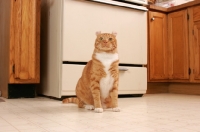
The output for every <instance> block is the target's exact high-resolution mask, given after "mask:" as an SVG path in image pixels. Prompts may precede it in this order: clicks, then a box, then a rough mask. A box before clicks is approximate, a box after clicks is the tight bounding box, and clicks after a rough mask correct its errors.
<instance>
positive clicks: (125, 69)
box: [119, 67, 128, 71]
mask: <svg viewBox="0 0 200 132" xmlns="http://www.w3.org/2000/svg"><path fill="white" fill-rule="evenodd" d="M119 71H128V68H126V67H119Z"/></svg>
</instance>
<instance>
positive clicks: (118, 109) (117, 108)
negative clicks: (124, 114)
mask: <svg viewBox="0 0 200 132" xmlns="http://www.w3.org/2000/svg"><path fill="white" fill-rule="evenodd" d="M112 110H113V112H120V108H119V107H115V108H113V109H112Z"/></svg>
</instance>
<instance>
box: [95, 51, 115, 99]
mask: <svg viewBox="0 0 200 132" xmlns="http://www.w3.org/2000/svg"><path fill="white" fill-rule="evenodd" d="M96 59H98V60H99V61H100V62H101V63H102V64H103V65H104V67H105V68H104V71H105V72H106V77H103V78H102V79H101V80H100V82H99V83H100V90H101V97H103V98H106V97H108V94H109V91H110V89H112V87H113V83H114V78H113V77H112V76H111V73H110V71H109V68H110V66H111V64H112V63H113V62H115V61H117V60H118V59H119V57H118V54H117V53H114V54H111V53H105V52H103V53H96Z"/></svg>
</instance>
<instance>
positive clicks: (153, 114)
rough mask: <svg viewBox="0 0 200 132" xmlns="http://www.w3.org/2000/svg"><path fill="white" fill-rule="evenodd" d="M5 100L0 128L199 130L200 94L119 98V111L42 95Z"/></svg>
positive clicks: (46, 131) (14, 131)
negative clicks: (83, 106) (84, 106)
mask: <svg viewBox="0 0 200 132" xmlns="http://www.w3.org/2000/svg"><path fill="white" fill-rule="evenodd" d="M3 99H4V98H3ZM4 100H5V101H6V102H0V132H200V96H194V95H179V94H149V95H144V96H143V97H140V98H120V99H119V106H120V107H121V112H112V111H111V110H105V111H104V112H103V113H94V112H93V111H88V110H85V109H79V108H77V106H76V105H75V104H62V103H61V101H57V100H53V99H49V98H44V97H38V98H33V99H27V98H22V99H4Z"/></svg>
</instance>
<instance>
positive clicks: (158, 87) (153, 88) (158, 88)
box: [146, 83, 169, 94]
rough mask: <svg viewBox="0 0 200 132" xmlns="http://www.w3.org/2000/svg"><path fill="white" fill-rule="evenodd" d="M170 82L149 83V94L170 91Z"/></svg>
mask: <svg viewBox="0 0 200 132" xmlns="http://www.w3.org/2000/svg"><path fill="white" fill-rule="evenodd" d="M168 87H169V83H148V84H147V92H146V93H147V94H156V93H168Z"/></svg>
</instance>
